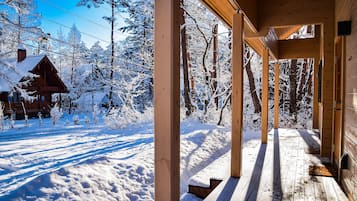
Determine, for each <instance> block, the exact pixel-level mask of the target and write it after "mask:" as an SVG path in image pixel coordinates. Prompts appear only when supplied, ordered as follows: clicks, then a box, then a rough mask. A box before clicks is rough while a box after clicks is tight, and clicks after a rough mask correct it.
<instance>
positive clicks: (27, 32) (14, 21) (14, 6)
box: [0, 0, 41, 56]
mask: <svg viewBox="0 0 357 201" xmlns="http://www.w3.org/2000/svg"><path fill="white" fill-rule="evenodd" d="M0 8H1V9H0V28H1V30H2V32H1V34H2V35H3V36H5V37H6V38H7V40H6V41H2V43H3V45H5V46H6V49H7V51H11V52H12V56H15V53H16V48H17V47H18V46H20V45H23V44H25V43H26V42H29V43H32V44H33V45H37V42H36V41H37V39H38V35H39V34H40V33H41V30H40V29H39V28H38V27H39V26H40V23H41V22H40V15H39V14H38V12H37V4H36V2H35V1H34V0H11V1H3V2H0Z"/></svg>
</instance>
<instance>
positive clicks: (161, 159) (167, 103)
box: [154, 0, 180, 201]
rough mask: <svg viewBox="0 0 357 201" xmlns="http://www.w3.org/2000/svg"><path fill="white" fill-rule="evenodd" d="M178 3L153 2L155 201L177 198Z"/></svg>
mask: <svg viewBox="0 0 357 201" xmlns="http://www.w3.org/2000/svg"><path fill="white" fill-rule="evenodd" d="M179 20H180V0H155V56H154V59H155V68H154V78H155V80H154V83H155V85H154V87H155V92H154V95H155V102H154V105H155V110H154V112H155V113H154V114H155V200H156V201H173V200H179V198H180V21H179Z"/></svg>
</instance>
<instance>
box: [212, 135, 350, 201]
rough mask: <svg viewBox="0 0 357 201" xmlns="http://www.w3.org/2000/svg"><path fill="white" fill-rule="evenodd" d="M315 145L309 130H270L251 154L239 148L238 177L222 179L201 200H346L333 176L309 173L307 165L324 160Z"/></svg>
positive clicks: (315, 137)
mask: <svg viewBox="0 0 357 201" xmlns="http://www.w3.org/2000/svg"><path fill="white" fill-rule="evenodd" d="M319 144H320V141H319V138H318V135H317V134H316V133H313V132H312V131H298V130H292V129H276V130H272V131H271V132H270V133H269V136H268V144H262V145H260V147H257V149H256V151H255V152H254V153H255V154H251V152H248V151H246V152H245V151H243V172H242V177H241V178H239V179H235V178H228V179H226V180H224V181H223V182H221V184H220V185H219V186H218V187H217V188H216V189H215V190H214V191H213V192H212V193H211V194H210V195H209V196H208V197H207V198H206V199H205V200H207V201H212V200H224V201H227V200H261V201H266V200H316V201H317V200H328V201H330V200H337V201H345V200H346V201H347V200H348V199H347V198H346V196H345V194H344V193H343V192H342V190H341V188H340V187H339V185H338V184H337V183H336V181H335V180H334V178H333V177H323V176H311V175H309V166H311V165H315V166H323V164H324V162H326V161H327V159H323V158H320V157H319V155H318V154H316V151H317V150H318V148H319ZM249 153H250V154H249Z"/></svg>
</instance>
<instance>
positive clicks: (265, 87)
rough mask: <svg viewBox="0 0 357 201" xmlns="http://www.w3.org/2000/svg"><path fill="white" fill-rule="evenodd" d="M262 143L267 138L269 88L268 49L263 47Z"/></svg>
mask: <svg viewBox="0 0 357 201" xmlns="http://www.w3.org/2000/svg"><path fill="white" fill-rule="evenodd" d="M262 85H263V86H262V143H263V144H266V143H267V140H268V88H269V49H268V48H265V50H264V53H263V72H262Z"/></svg>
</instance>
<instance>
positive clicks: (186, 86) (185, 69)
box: [181, 0, 192, 116]
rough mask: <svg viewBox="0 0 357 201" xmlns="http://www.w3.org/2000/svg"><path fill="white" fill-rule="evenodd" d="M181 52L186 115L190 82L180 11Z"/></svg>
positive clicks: (182, 16) (188, 110)
mask: <svg viewBox="0 0 357 201" xmlns="http://www.w3.org/2000/svg"><path fill="white" fill-rule="evenodd" d="M183 1H184V0H181V5H182V6H183V3H184V2H183ZM181 26H183V27H182V28H181V53H182V65H183V68H182V71H183V94H184V100H185V107H186V116H190V115H191V113H192V103H191V98H190V93H191V92H190V83H189V80H188V61H187V57H188V55H187V38H186V24H185V15H184V12H183V11H182V13H181Z"/></svg>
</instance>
